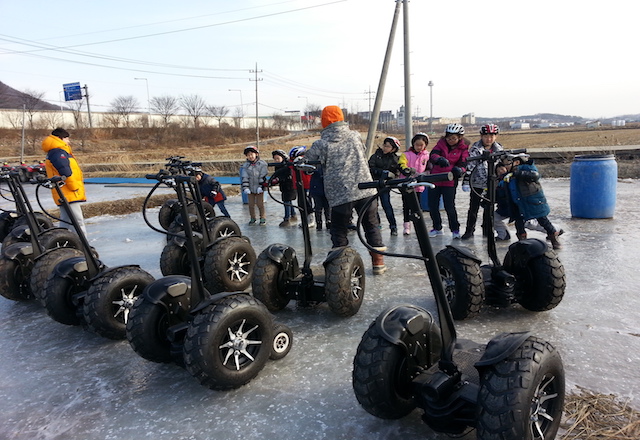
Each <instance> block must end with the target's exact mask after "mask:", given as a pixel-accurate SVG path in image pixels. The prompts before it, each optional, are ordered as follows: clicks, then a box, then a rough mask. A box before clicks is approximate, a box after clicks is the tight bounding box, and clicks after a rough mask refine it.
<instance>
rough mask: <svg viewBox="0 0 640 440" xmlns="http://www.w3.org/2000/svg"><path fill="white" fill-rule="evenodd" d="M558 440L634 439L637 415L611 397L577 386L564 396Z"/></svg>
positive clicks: (639, 426)
mask: <svg viewBox="0 0 640 440" xmlns="http://www.w3.org/2000/svg"><path fill="white" fill-rule="evenodd" d="M562 429H563V430H564V432H563V433H562V435H561V436H559V437H558V438H559V439H560V440H638V439H640V412H639V411H637V410H635V409H633V408H631V407H630V406H628V405H627V402H621V401H620V400H619V399H618V398H617V397H616V396H614V395H612V394H598V393H594V392H593V391H590V390H587V389H586V388H582V387H578V392H577V393H574V394H569V395H567V398H566V401H565V405H564V422H563V424H562Z"/></svg>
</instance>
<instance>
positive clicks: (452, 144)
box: [429, 124, 469, 239]
mask: <svg viewBox="0 0 640 440" xmlns="http://www.w3.org/2000/svg"><path fill="white" fill-rule="evenodd" d="M468 157H469V144H468V143H467V142H466V140H465V138H464V127H463V126H462V125H460V124H449V125H447V127H446V129H445V131H444V136H442V138H440V140H438V142H437V143H436V146H435V147H433V149H432V150H431V154H430V155H429V161H430V162H431V164H432V165H433V169H432V170H431V172H432V173H433V174H437V173H448V172H451V173H453V177H454V180H452V181H445V182H438V183H436V184H435V186H436V187H435V188H434V189H432V190H430V191H429V214H430V216H431V221H432V222H433V229H432V230H431V231H430V232H429V237H436V236H438V235H442V234H443V232H442V217H441V216H440V207H439V204H440V197H442V200H443V202H444V209H445V211H446V212H447V218H448V220H449V229H450V230H451V236H452V238H454V239H459V238H460V222H458V213H457V212H456V187H457V185H458V179H459V178H460V177H462V175H463V174H464V172H465V170H466V166H467V158H468Z"/></svg>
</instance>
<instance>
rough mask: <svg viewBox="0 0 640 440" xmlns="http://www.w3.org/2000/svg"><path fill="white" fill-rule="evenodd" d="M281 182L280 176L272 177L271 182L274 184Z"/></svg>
mask: <svg viewBox="0 0 640 440" xmlns="http://www.w3.org/2000/svg"><path fill="white" fill-rule="evenodd" d="M279 183H280V179H279V178H277V177H275V178H273V179H271V184H272V185H277V184H279Z"/></svg>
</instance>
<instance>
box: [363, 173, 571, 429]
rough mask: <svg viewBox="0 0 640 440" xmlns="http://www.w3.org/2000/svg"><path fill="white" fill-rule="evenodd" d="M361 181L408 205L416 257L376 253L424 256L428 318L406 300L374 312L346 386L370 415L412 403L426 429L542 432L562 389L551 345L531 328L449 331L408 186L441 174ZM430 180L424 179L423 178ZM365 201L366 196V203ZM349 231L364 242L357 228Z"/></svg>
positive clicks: (392, 412) (554, 425) (558, 406)
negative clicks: (462, 334)
mask: <svg viewBox="0 0 640 440" xmlns="http://www.w3.org/2000/svg"><path fill="white" fill-rule="evenodd" d="M444 176H445V177H443V175H442V174H436V175H431V176H429V175H420V176H418V177H417V178H404V179H393V180H388V181H386V182H385V181H383V180H381V181H378V182H366V183H361V184H360V185H359V187H360V188H383V187H385V186H386V187H389V188H398V189H399V190H400V191H401V192H402V193H403V195H404V196H405V197H404V198H403V199H404V200H405V202H406V203H408V204H409V206H408V208H409V210H410V216H411V221H412V222H413V225H414V227H415V230H416V237H417V239H418V243H419V245H420V250H421V255H404V254H391V253H387V252H381V253H382V254H384V255H390V256H396V257H405V258H414V259H418V260H422V261H423V262H424V264H425V267H426V270H427V274H428V277H429V281H430V284H431V288H432V290H433V294H434V297H435V302H436V308H437V319H435V318H434V317H433V315H432V314H431V312H430V311H428V310H426V309H424V308H422V307H419V306H415V305H400V306H394V307H391V308H389V309H387V310H385V311H383V312H382V313H381V314H380V315H379V316H378V317H377V318H376V320H375V321H374V322H373V323H372V324H371V325H370V326H369V328H368V330H367V331H366V332H365V333H364V335H363V337H362V340H361V342H360V344H359V345H358V349H357V352H356V355H355V358H354V361H353V374H352V381H353V390H354V392H355V395H356V398H357V400H358V402H359V403H360V404H361V405H362V407H363V408H364V409H365V410H366V411H367V412H369V413H370V414H372V415H374V416H376V417H379V418H383V419H400V418H402V417H404V416H406V415H408V414H409V413H411V412H412V411H413V410H414V409H416V408H420V409H421V410H423V411H424V413H423V415H422V419H423V421H424V422H425V423H426V424H427V425H428V426H429V427H430V428H431V429H433V430H434V431H438V432H442V433H447V434H450V435H463V434H467V432H468V431H469V430H471V429H475V430H476V436H477V438H478V439H479V440H497V439H500V440H542V439H544V440H552V439H554V438H555V434H556V432H557V430H558V427H559V425H560V419H561V416H562V409H563V404H564V395H565V378H564V368H563V364H562V360H561V358H560V354H559V353H558V351H557V350H556V349H555V348H554V347H553V345H551V343H549V342H547V341H545V340H543V339H541V338H538V337H536V336H533V335H532V334H531V332H522V333H503V334H500V335H497V336H495V337H494V338H493V339H491V340H490V341H489V342H488V343H487V344H479V343H476V342H473V341H470V340H464V339H458V338H457V336H456V329H455V323H454V319H453V315H452V314H451V308H450V307H449V301H448V300H447V294H446V291H445V289H444V285H443V283H442V279H441V277H440V273H439V269H438V264H437V262H436V259H435V256H434V253H433V249H432V247H431V243H430V240H429V235H428V231H427V227H426V225H425V222H424V218H423V216H422V210H421V209H420V204H419V202H418V197H417V196H416V193H415V191H414V190H413V187H414V186H417V185H424V186H430V184H431V182H434V181H437V179H442V178H445V179H451V178H452V175H451V173H447V174H444ZM432 187H433V186H432ZM374 199H375V197H374V198H372V199H371V201H373V200H374ZM358 235H359V237H360V239H361V240H362V242H363V243H364V245H365V246H367V247H368V248H369V249H370V250H371V251H374V252H375V249H373V248H371V247H370V246H368V245H367V243H366V242H365V241H364V240H363V238H362V234H361V232H360V231H359V230H358Z"/></svg>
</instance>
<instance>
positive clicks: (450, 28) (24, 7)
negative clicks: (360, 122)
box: [0, 0, 640, 118]
mask: <svg viewBox="0 0 640 440" xmlns="http://www.w3.org/2000/svg"><path fill="white" fill-rule="evenodd" d="M395 8H396V2H395V1H393V0H235V1H233V2H226V1H225V2H223V1H220V0H217V1H212V0H189V1H186V2H175V1H168V0H153V1H151V0H146V1H135V0H134V1H132V0H128V1H124V0H109V1H91V2H87V1H75V0H58V1H55V2H50V1H44V0H32V1H22V2H18V1H9V0H0V20H1V22H2V27H0V81H2V82H4V83H5V84H7V85H9V86H10V87H13V88H15V89H18V90H21V91H25V90H26V89H29V90H32V91H36V92H44V93H45V98H46V99H47V100H49V101H51V102H53V103H58V102H59V100H60V99H61V98H60V97H61V95H62V93H61V92H62V89H63V88H62V85H63V84H65V83H73V82H80V83H81V84H82V85H85V84H86V85H88V87H89V94H90V102H91V107H92V110H94V111H106V110H107V109H108V108H109V104H110V103H111V102H112V101H113V99H114V98H115V97H118V96H129V95H132V96H135V97H136V98H137V100H138V102H139V103H140V106H141V110H146V107H147V85H148V89H149V95H150V96H151V97H152V98H153V97H155V96H163V95H170V96H175V97H180V96H189V95H199V96H201V97H202V98H203V99H204V100H205V101H206V102H207V104H209V105H218V106H220V105H225V106H228V107H229V108H230V109H231V110H232V113H233V109H234V108H235V107H238V106H240V104H241V103H242V104H243V106H244V111H245V114H246V115H252V114H255V102H256V85H257V87H258V103H259V113H260V115H270V114H273V113H281V112H283V111H294V110H304V108H305V107H306V106H307V104H309V105H314V106H320V107H323V106H325V105H333V104H338V105H341V106H343V107H345V108H347V109H349V110H350V111H366V110H369V108H370V106H371V108H372V107H373V102H374V101H373V99H374V97H375V92H376V90H377V88H378V83H379V81H380V72H381V68H382V64H383V60H384V55H385V51H386V48H387V43H388V40H389V33H390V29H391V23H392V19H393V16H394V10H395ZM637 9H638V6H637V1H635V0H610V1H607V2H600V3H597V4H590V3H589V2H584V1H578V0H561V1H558V0H554V1H551V0H539V1H536V2H514V1H507V0H485V1H476V0H459V1H426V0H413V1H410V2H409V3H408V11H409V15H410V17H409V34H410V45H409V47H410V51H411V54H410V66H411V92H412V93H411V94H412V111H413V115H414V116H429V112H430V95H429V87H428V86H427V84H428V82H429V81H430V80H431V81H433V84H434V85H433V89H432V90H433V116H434V117H435V116H444V117H460V116H462V115H463V114H466V113H470V112H472V113H475V115H476V116H479V117H504V116H519V115H526V114H535V113H543V112H545V113H559V114H566V115H577V116H582V117H585V118H599V117H614V116H618V115H623V114H636V113H640V85H639V84H638V79H637V78H638V63H637V60H636V58H637V54H636V53H635V46H636V42H637V40H638V36H637V23H636V22H637V14H636V12H637ZM256 66H257V72H256ZM134 78H145V79H138V80H136V79H134ZM256 78H257V79H258V81H255V80H256ZM229 89H232V90H231V91H230V90H229ZM403 103H404V41H403V11H402V8H401V11H400V17H399V21H398V29H397V33H396V37H395V40H394V45H393V55H392V60H391V63H390V67H389V75H388V78H387V82H386V89H385V92H384V100H383V103H382V110H392V111H394V112H395V111H397V110H398V108H399V107H400V106H401V105H402V104H403Z"/></svg>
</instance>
